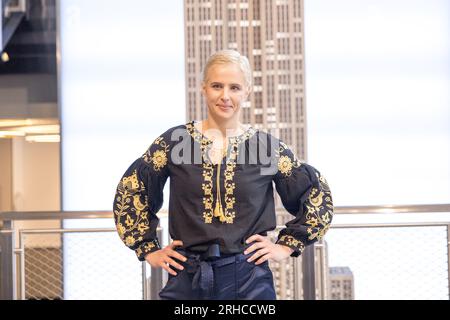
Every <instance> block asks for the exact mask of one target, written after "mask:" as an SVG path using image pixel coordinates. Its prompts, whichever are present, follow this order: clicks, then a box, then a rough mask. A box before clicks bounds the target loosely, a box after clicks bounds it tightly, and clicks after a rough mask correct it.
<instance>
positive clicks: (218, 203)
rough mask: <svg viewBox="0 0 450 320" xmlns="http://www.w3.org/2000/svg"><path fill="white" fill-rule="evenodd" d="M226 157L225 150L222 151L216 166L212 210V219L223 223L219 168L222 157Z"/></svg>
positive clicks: (224, 218) (224, 219)
mask: <svg viewBox="0 0 450 320" xmlns="http://www.w3.org/2000/svg"><path fill="white" fill-rule="evenodd" d="M226 155H227V148H224V149H223V152H222V157H221V158H220V161H219V163H218V164H217V178H216V184H217V188H216V189H217V192H216V195H217V196H216V206H215V208H214V217H216V218H219V221H220V222H225V221H226V220H227V219H226V217H225V213H224V211H223V206H222V196H221V194H220V172H221V171H220V167H221V164H222V159H223V157H224V156H226Z"/></svg>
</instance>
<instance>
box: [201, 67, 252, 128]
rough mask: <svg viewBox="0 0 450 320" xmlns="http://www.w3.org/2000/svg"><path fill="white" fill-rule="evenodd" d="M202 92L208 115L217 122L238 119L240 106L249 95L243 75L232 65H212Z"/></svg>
mask: <svg viewBox="0 0 450 320" xmlns="http://www.w3.org/2000/svg"><path fill="white" fill-rule="evenodd" d="M202 92H203V95H204V97H205V100H206V104H207V105H208V111H209V114H210V115H211V116H212V117H213V118H214V119H216V120H219V121H220V120H226V121H228V120H231V119H239V112H240V109H241V104H242V103H243V102H244V101H245V100H246V99H247V97H248V94H249V90H248V88H247V86H246V82H245V76H244V73H243V72H242V71H241V69H240V68H239V67H238V66H237V65H235V64H232V63H229V64H216V65H212V66H211V67H210V68H209V70H208V74H207V79H206V82H204V83H203V88H202Z"/></svg>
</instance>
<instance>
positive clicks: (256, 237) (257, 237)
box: [245, 234, 264, 243]
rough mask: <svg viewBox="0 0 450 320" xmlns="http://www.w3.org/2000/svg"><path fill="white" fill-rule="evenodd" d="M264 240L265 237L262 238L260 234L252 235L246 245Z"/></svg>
mask: <svg viewBox="0 0 450 320" xmlns="http://www.w3.org/2000/svg"><path fill="white" fill-rule="evenodd" d="M263 240H264V237H263V236H261V235H259V234H254V235H252V236H251V237H249V238H248V239H247V240H246V241H245V243H251V242H253V241H263Z"/></svg>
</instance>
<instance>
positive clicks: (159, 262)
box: [145, 240, 187, 276]
mask: <svg viewBox="0 0 450 320" xmlns="http://www.w3.org/2000/svg"><path fill="white" fill-rule="evenodd" d="M182 245H183V242H182V241H181V240H174V241H173V242H172V243H171V244H169V245H168V246H167V247H164V248H162V249H159V250H157V251H154V252H152V253H149V254H148V255H146V256H145V260H146V261H147V262H148V263H149V264H150V265H151V266H152V267H153V268H163V269H165V270H167V272H169V273H170V274H171V275H174V276H176V275H177V273H176V272H175V270H173V269H172V268H170V267H169V265H171V266H173V267H175V268H177V269H179V270H183V269H184V267H183V266H182V265H181V264H179V263H177V262H176V261H175V260H174V259H173V258H176V259H178V260H180V261H183V262H185V261H186V260H187V258H186V257H185V256H183V255H181V254H180V253H178V252H176V251H175V250H174V248H175V247H176V246H182Z"/></svg>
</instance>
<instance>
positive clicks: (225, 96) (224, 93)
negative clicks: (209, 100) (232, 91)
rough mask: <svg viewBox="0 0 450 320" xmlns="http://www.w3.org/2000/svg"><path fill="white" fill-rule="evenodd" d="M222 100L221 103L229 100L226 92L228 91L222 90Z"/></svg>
mask: <svg viewBox="0 0 450 320" xmlns="http://www.w3.org/2000/svg"><path fill="white" fill-rule="evenodd" d="M221 98H222V100H223V101H228V100H230V96H229V92H228V89H226V88H225V89H223V91H222V97H221Z"/></svg>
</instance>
